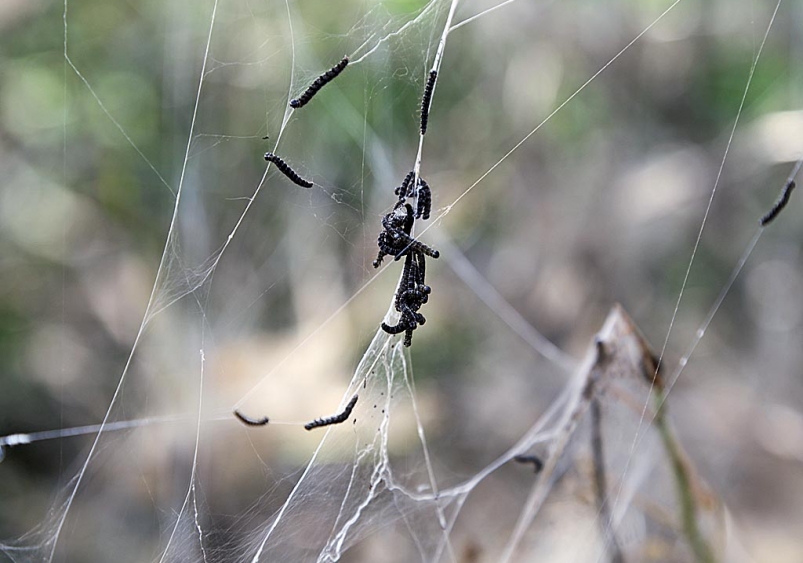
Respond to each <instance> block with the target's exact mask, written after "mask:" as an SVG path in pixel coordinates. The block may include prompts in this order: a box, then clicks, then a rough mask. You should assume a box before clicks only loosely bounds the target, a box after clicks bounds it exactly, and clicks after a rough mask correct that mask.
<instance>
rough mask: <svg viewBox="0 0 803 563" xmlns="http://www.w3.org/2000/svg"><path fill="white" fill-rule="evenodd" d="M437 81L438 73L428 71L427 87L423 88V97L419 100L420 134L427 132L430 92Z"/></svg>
mask: <svg viewBox="0 0 803 563" xmlns="http://www.w3.org/2000/svg"><path fill="white" fill-rule="evenodd" d="M437 79H438V71H437V70H430V71H429V79H428V80H427V86H426V88H424V97H423V98H422V99H421V134H422V135H424V134H426V132H427V123H428V122H429V104H430V102H431V101H432V90H433V89H434V88H435V81H436V80H437Z"/></svg>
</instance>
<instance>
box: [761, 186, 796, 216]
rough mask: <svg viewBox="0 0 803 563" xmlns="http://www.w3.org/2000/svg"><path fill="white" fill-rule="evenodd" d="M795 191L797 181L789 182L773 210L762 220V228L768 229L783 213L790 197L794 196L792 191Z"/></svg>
mask: <svg viewBox="0 0 803 563" xmlns="http://www.w3.org/2000/svg"><path fill="white" fill-rule="evenodd" d="M794 189H795V181H794V180H789V181H788V182H787V183H786V185H785V186H784V188H783V191H782V192H781V197H780V198H779V199H778V201H776V202H775V205H773V206H772V209H770V210H769V212H768V213H767V214H766V215H764V217H762V218H761V221H760V223H761V226H762V227H766V226H767V225H769V224H770V223H771V222H772V220H773V219H775V218H776V217H777V216H778V214H779V213H780V212H781V211H783V208H784V207H786V204H787V203H789V196H791V195H792V190H794Z"/></svg>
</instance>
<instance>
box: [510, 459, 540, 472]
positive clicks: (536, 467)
mask: <svg viewBox="0 0 803 563" xmlns="http://www.w3.org/2000/svg"><path fill="white" fill-rule="evenodd" d="M513 461H516V462H518V463H532V464H533V469H534V470H535V473H540V471H541V470H542V469H543V468H544V462H543V461H541V458H540V457H538V456H534V455H517V456H515V457H514V458H513Z"/></svg>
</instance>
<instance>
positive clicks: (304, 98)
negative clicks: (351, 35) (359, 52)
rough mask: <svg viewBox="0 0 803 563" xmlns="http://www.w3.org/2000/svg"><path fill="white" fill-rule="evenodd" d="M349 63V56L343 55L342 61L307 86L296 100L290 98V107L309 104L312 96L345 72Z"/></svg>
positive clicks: (296, 107)
mask: <svg viewBox="0 0 803 563" xmlns="http://www.w3.org/2000/svg"><path fill="white" fill-rule="evenodd" d="M347 64H349V58H348V57H343V60H342V61H340V62H339V63H337V64H336V65H335V66H333V67H332V68H330V69H329V70H327V71H326V72H324V73H323V74H322V75H320V76H319V77H318V78H316V79H315V82H313V83H312V84H310V85H309V88H307V89H306V90H305V91H304V93H303V94H301V95H300V96H299V97H298V98H296V99H294V100H290V107H291V108H293V109H298V108H301V107H304V106H305V105H307V104H308V103H309V101H310V100H311V99H312V97H313V96H314V95H315V94H317V93H318V90H320V89H321V88H323V87H324V86H326V85H327V84H329V83H330V82H331V81H332V80H334V79H335V78H337V75H338V74H340V73H341V72H343V69H345V68H346V65H347Z"/></svg>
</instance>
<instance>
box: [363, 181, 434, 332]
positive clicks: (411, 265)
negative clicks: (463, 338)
mask: <svg viewBox="0 0 803 563" xmlns="http://www.w3.org/2000/svg"><path fill="white" fill-rule="evenodd" d="M414 179H415V172H414V171H413V172H410V173H409V174H407V176H406V177H405V178H404V181H403V182H402V184H401V186H399V187H397V188H396V190H395V193H396V195H397V196H399V201H398V202H397V203H396V205H395V206H394V208H393V211H391V212H390V213H388V214H387V215H385V216H384V217H383V218H382V228H383V230H382V232H381V233H379V237H377V241H376V242H377V245H378V246H379V254H378V255H377V257H376V260H374V268H378V267H379V265H380V264H381V263H382V259H383V258H384V257H385V256H393V257H394V260H400V259H401V258H402V257H404V270H403V271H402V276H401V281H400V282H399V287H398V288H397V289H396V300H395V303H394V305H395V309H396V311H398V312H399V313H400V314H401V318H400V319H399V323H398V324H397V325H395V326H390V325H388V324H387V323H384V322H383V323H382V330H384V331H385V332H387V333H388V334H401V333H402V332H403V333H404V345H405V346H410V345H411V344H412V342H413V331H414V330H415V329H416V328H418V326H419V325H422V324H424V323H425V322H426V319H425V318H424V315H422V314H421V313H419V312H418V311H419V309H420V308H421V306H422V305H424V304H425V303H426V302H427V301H428V300H429V294H430V293H431V292H432V288H430V287H429V286H428V285H427V284H426V282H425V276H426V257H427V256H430V257H432V258H437V257H438V256H440V252H438V251H437V250H435V249H434V248H432V247H430V246H427V245H426V244H424V243H423V242H421V241H419V240H418V239H416V238H414V237H413V236H412V234H411V233H412V231H413V224H414V223H415V220H416V219H429V215H430V212H431V210H432V190H431V189H430V187H429V185H428V184H427V183H426V182H425V181H424V180H423V178H421V177H420V176H419V177H418V179H417V180H416V181H415V182H413V180H414ZM408 197H416V210H415V211H413V206H412V205H410V204H409V203H407V198H408Z"/></svg>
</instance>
